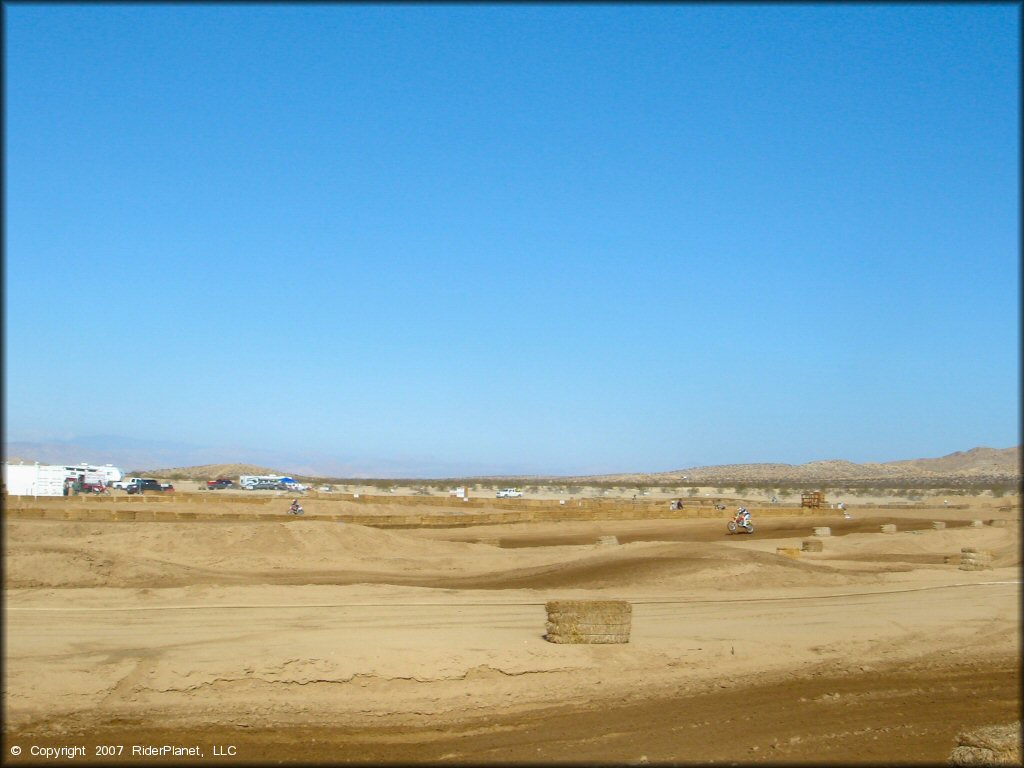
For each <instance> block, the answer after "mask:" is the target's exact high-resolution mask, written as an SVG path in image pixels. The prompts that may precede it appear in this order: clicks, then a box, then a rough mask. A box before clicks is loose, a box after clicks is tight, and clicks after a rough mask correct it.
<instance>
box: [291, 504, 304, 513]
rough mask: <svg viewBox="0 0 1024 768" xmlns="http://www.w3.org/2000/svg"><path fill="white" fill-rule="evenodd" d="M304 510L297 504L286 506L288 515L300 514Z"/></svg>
mask: <svg viewBox="0 0 1024 768" xmlns="http://www.w3.org/2000/svg"><path fill="white" fill-rule="evenodd" d="M304 511H305V510H303V509H302V507H301V506H299V505H298V504H292V505H291V506H290V507H289V508H288V514H289V515H301V514H302V513H303V512H304Z"/></svg>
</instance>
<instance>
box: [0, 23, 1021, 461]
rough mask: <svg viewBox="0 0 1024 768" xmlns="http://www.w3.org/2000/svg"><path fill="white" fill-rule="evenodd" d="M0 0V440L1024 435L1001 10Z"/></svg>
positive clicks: (322, 456)
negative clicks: (1, 84) (1, 109)
mask: <svg viewBox="0 0 1024 768" xmlns="http://www.w3.org/2000/svg"><path fill="white" fill-rule="evenodd" d="M2 12H3V14H4V29H5V36H6V38H5V44H4V55H5V57H6V60H5V66H6V73H7V81H6V88H5V92H4V100H5V104H4V106H5V120H6V125H5V128H6V137H7V146H6V150H5V172H6V179H5V182H6V191H7V194H6V210H5V223H6V242H5V250H4V272H5V275H4V277H5V280H4V292H5V293H4V304H5V324H4V342H5V343H4V355H5V359H4V393H5V399H4V424H5V426H4V430H5V431H4V441H5V451H9V450H10V446H17V445H24V444H39V445H42V444H55V443H56V444H59V443H61V442H62V441H63V442H64V443H65V444H67V443H70V444H72V445H75V446H80V447H81V448H82V449H83V450H84V449H87V448H89V446H90V445H91V446H93V450H94V451H96V453H94V455H93V456H82V457H79V458H82V459H88V460H97V459H98V456H99V454H100V453H101V452H102V451H106V450H108V449H109V450H121V451H129V450H134V451H142V450H149V451H151V452H156V455H157V456H166V457H168V459H170V458H171V457H173V456H177V457H179V458H180V459H181V462H180V464H179V465H190V464H198V463H217V462H252V463H264V464H271V465H274V464H278V463H280V462H281V461H284V460H286V459H287V460H288V461H289V462H294V463H295V464H298V465H300V466H301V465H313V464H314V463H320V464H322V465H323V468H324V469H327V468H329V466H334V467H335V468H344V467H349V468H355V469H356V471H359V472H360V473H361V474H363V475H364V476H365V475H367V474H370V475H373V474H377V473H381V474H380V476H397V475H401V476H406V477H408V476H416V475H418V476H453V475H460V474H462V475H468V474H472V475H481V474H551V475H553V474H558V475H574V474H577V475H583V474H604V473H625V472H634V471H638V472H658V471H667V470H673V469H680V468H685V467H693V466H703V465H716V464H736V463H762V462H780V463H790V464H799V463H805V462H808V461H816V460H825V459H845V460H849V461H854V462H857V463H865V462H886V461H896V460H902V459H913V458H928V457H940V456H943V455H946V454H949V453H952V452H955V451H964V450H968V449H970V448H972V447H975V446H988V447H993V448H999V447H1007V446H1015V445H1019V444H1020V433H1019V425H1020V404H1019V385H1020V353H1019V349H1020V332H1019V328H1020V324H1019V320H1020V315H1019V312H1020V309H1019V307H1020V302H1019V298H1020V297H1019V286H1020V279H1019V278H1020V267H1019V253H1020V242H1019V231H1020V230H1019V210H1020V189H1019V172H1020V147H1019V138H1018V128H1019V124H1020V114H1019V104H1020V100H1019V93H1020V83H1019V63H1020V49H1019V29H1020V7H1019V6H1017V5H1009V4H1004V5H983V6H970V5H911V6H860V5H849V6H848V5H824V6H813V5H811V6H802V5H797V6H774V7H772V6H747V5H738V6H731V5H724V6H722V5H710V6H704V5H680V6H674V5H668V6H660V5H655V6H616V5H611V6H605V5H597V6H543V5H541V6H533V5H526V6H502V5H498V6H458V5H456V6H447V5H438V6H430V5H427V6H406V5H384V6H372V5H371V6H358V5H357V6H348V5H330V4H328V5H311V6H310V5H305V6H303V5H298V6H287V5H255V6H253V5H249V6H245V5H242V6H233V5H229V6H223V5H201V4H200V5H162V4H157V5H82V6H76V5H61V4H53V5H46V4H39V5H33V4H24V5H21V4H14V5H5V6H4V7H3V10H2ZM90 436H91V437H90ZM97 436H100V437H97ZM104 436H105V437H104ZM76 441H77V442H76ZM76 449H77V448H76ZM161 452H162V453H161ZM175 452H177V453H175ZM289 457H290V458H289ZM197 458H198V459H205V460H204V461H197V460H195V459H197ZM385 473H386V474H385Z"/></svg>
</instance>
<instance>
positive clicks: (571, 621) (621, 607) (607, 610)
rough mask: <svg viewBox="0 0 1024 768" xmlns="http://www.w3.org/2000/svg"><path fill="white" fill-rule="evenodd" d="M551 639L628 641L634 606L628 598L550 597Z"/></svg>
mask: <svg viewBox="0 0 1024 768" xmlns="http://www.w3.org/2000/svg"><path fill="white" fill-rule="evenodd" d="M544 607H545V609H546V610H547V615H548V620H547V624H546V627H547V634H546V635H545V636H544V639H545V640H547V641H548V642H550V643H579V644H598V643H628V642H629V633H630V628H631V625H632V620H633V607H632V606H631V605H630V604H629V603H628V602H626V601H625V600H549V601H548V602H547V603H546V604H545V606H544Z"/></svg>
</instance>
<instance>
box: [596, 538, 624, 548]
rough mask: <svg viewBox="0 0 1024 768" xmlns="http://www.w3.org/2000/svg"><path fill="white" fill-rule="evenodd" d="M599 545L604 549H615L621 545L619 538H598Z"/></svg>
mask: <svg viewBox="0 0 1024 768" xmlns="http://www.w3.org/2000/svg"><path fill="white" fill-rule="evenodd" d="M597 543H598V544H599V545H600V546H602V547H615V546H618V544H619V539H618V537H617V536H598V537H597Z"/></svg>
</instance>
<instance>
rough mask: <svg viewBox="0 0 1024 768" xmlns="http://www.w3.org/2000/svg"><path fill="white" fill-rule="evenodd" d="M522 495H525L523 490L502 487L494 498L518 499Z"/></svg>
mask: <svg viewBox="0 0 1024 768" xmlns="http://www.w3.org/2000/svg"><path fill="white" fill-rule="evenodd" d="M522 495H523V492H522V491H518V490H516V489H515V488H502V489H501V490H500V491H498V492H497V493H496V494H494V498H496V499H518V498H520V497H521V496H522Z"/></svg>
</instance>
